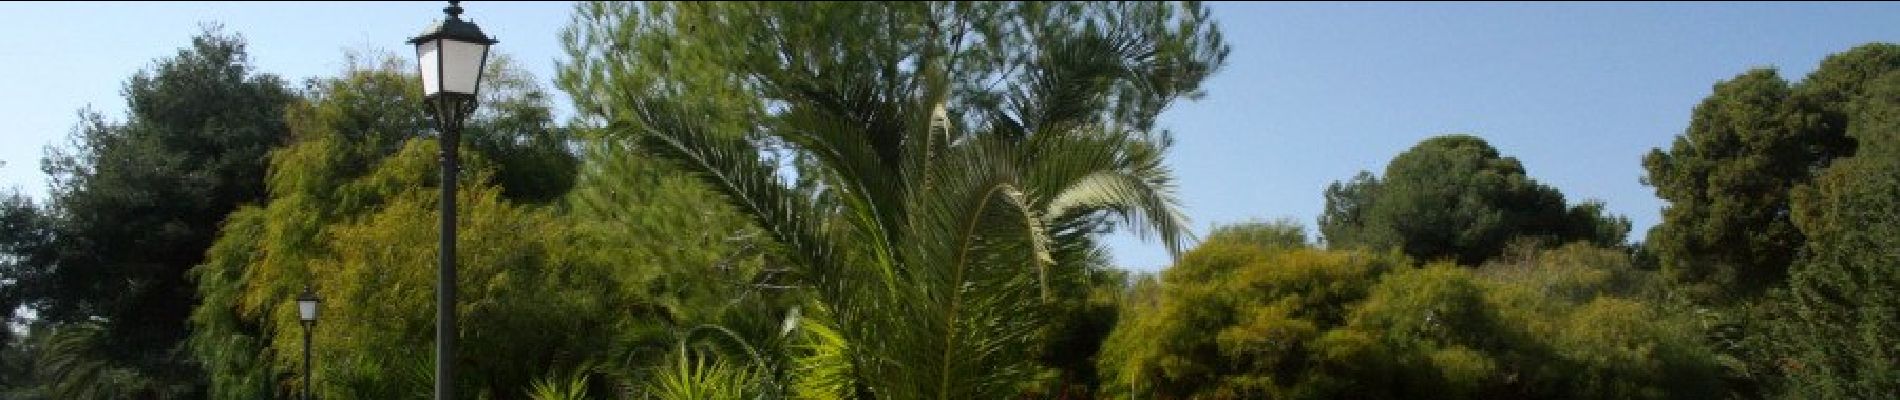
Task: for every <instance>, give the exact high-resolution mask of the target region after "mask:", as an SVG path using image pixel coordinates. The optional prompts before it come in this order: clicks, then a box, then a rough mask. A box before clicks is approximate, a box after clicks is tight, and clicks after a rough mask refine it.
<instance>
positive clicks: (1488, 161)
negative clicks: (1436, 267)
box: [1319, 135, 1629, 265]
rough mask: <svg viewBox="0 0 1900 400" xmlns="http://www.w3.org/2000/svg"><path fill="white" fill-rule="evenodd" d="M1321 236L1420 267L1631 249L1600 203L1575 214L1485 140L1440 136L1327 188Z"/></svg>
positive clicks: (1619, 223)
mask: <svg viewBox="0 0 1900 400" xmlns="http://www.w3.org/2000/svg"><path fill="white" fill-rule="evenodd" d="M1319 224H1320V232H1321V233H1322V234H1323V235H1324V237H1325V239H1326V244H1327V245H1328V246H1330V247H1335V248H1347V247H1356V246H1363V247H1370V248H1375V249H1381V248H1396V249H1400V250H1402V251H1404V252H1405V254H1407V255H1410V256H1412V257H1415V258H1419V259H1426V260H1439V259H1446V260H1452V261H1456V262H1458V263H1459V264H1464V265H1476V264H1478V263H1481V262H1484V260H1488V259H1491V258H1492V257H1495V256H1497V255H1498V254H1501V253H1502V252H1503V250H1504V248H1505V245H1506V244H1508V243H1509V242H1510V241H1511V240H1513V239H1516V238H1518V237H1523V236H1535V237H1546V238H1550V239H1555V240H1557V241H1560V242H1567V241H1574V240H1583V241H1590V242H1592V243H1597V244H1601V245H1607V246H1615V245H1621V244H1622V243H1623V240H1624V236H1625V235H1626V234H1627V233H1628V231H1629V221H1628V220H1627V219H1624V218H1622V217H1620V216H1617V217H1612V216H1608V215H1605V214H1604V213H1603V207H1602V205H1601V204H1600V203H1594V202H1584V203H1581V204H1578V205H1576V206H1566V205H1565V204H1564V196H1563V194H1562V193H1559V192H1558V191H1557V189H1555V188H1551V187H1549V186H1545V185H1543V184H1540V183H1537V181H1535V180H1532V179H1531V178H1530V177H1529V176H1528V175H1526V173H1525V171H1524V166H1523V165H1522V164H1520V163H1519V162H1518V161H1517V159H1516V158H1512V157H1507V156H1503V155H1501V154H1499V153H1498V151H1497V149H1495V148H1492V147H1491V145H1490V144H1489V143H1485V141H1484V139H1479V138H1477V137H1475V136H1469V135H1446V136H1438V137H1433V138H1430V139H1426V140H1425V141H1422V142H1419V144H1418V145H1416V146H1413V147H1412V148H1411V149H1409V150H1406V151H1405V152H1404V153H1400V154H1399V155H1398V156H1396V157H1393V158H1392V162H1391V163H1390V164H1387V166H1386V169H1385V174H1384V175H1383V176H1377V177H1375V176H1373V175H1371V174H1370V173H1360V174H1359V175H1358V176H1355V177H1354V178H1353V179H1352V180H1351V181H1348V182H1343V183H1341V182H1334V183H1333V184H1332V185H1329V186H1327V188H1326V211H1325V213H1323V214H1321V215H1320V219H1319Z"/></svg>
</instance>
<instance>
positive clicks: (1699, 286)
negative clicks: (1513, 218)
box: [1643, 44, 1900, 301]
mask: <svg viewBox="0 0 1900 400" xmlns="http://www.w3.org/2000/svg"><path fill="white" fill-rule="evenodd" d="M1897 69H1900V47H1896V46H1894V45H1891V44H1870V45H1865V46H1861V47H1858V48H1855V49H1853V50H1850V51H1847V52H1844V53H1841V54H1836V55H1833V56H1829V57H1828V59H1827V60H1824V61H1822V63H1821V66H1820V68H1818V69H1816V70H1815V72H1814V73H1812V74H1810V75H1809V76H1808V77H1807V78H1806V79H1805V80H1803V81H1802V82H1801V83H1800V84H1798V85H1792V86H1791V85H1789V84H1788V82H1787V81H1785V80H1782V79H1781V78H1780V77H1779V76H1777V75H1776V73H1775V72H1774V71H1773V70H1769V69H1757V70H1753V71H1749V72H1747V73H1744V74H1742V75H1739V76H1736V77H1735V78H1733V79H1730V80H1728V81H1724V82H1720V83H1717V84H1716V86H1715V90H1714V92H1713V93H1712V94H1710V95H1709V97H1708V98H1707V99H1704V100H1703V102H1702V104H1700V105H1697V106H1696V109H1695V112H1694V115H1693V116H1692V117H1691V120H1690V124H1689V128H1688V130H1687V131H1685V132H1684V133H1683V134H1682V135H1680V136H1678V137H1677V138H1676V141H1675V143H1674V144H1673V145H1672V146H1671V147H1670V149H1669V150H1668V151H1666V152H1665V151H1664V150H1662V149H1656V150H1653V151H1651V152H1650V153H1649V155H1647V156H1645V157H1644V158H1643V166H1644V168H1645V169H1647V170H1648V174H1647V175H1646V176H1645V177H1644V183H1646V184H1649V185H1651V186H1654V187H1655V188H1656V195H1657V196H1658V197H1661V198H1662V199H1663V200H1665V201H1668V203H1669V204H1668V206H1667V207H1665V208H1664V209H1663V220H1662V223H1661V224H1658V225H1657V226H1656V227H1655V228H1653V229H1652V230H1651V232H1650V233H1649V240H1648V242H1647V244H1648V246H1650V247H1652V248H1653V249H1654V250H1655V251H1656V252H1657V253H1658V254H1659V258H1660V260H1661V261H1662V267H1663V269H1664V271H1667V272H1668V275H1669V277H1670V279H1671V280H1674V281H1678V282H1682V286H1684V288H1685V289H1688V290H1689V292H1690V293H1691V294H1692V295H1695V296H1696V297H1699V298H1705V299H1711V300H1716V301H1727V300H1734V299H1741V298H1747V297H1748V296H1753V295H1758V294H1760V293H1762V292H1763V291H1764V290H1766V289H1768V288H1770V287H1773V286H1775V285H1779V284H1781V283H1782V282H1783V281H1785V280H1786V278H1787V269H1788V266H1789V265H1791V264H1792V263H1793V262H1794V261H1795V258H1796V254H1797V253H1798V252H1799V250H1800V249H1801V248H1802V246H1803V243H1805V241H1806V240H1807V239H1806V235H1805V234H1804V233H1803V232H1801V230H1799V229H1797V227H1796V226H1795V224H1794V221H1793V220H1792V215H1793V211H1792V210H1791V209H1790V199H1791V197H1792V195H1791V191H1792V190H1793V189H1794V188H1796V187H1798V186H1801V185H1804V184H1807V182H1809V181H1810V180H1812V179H1813V177H1814V174H1815V173H1816V171H1819V170H1821V169H1822V168H1824V167H1826V166H1827V165H1828V163H1830V162H1831V161H1832V160H1834V159H1836V158H1838V157H1842V156H1845V155H1848V154H1851V153H1852V152H1853V148H1854V143H1853V141H1852V140H1851V139H1849V137H1848V136H1847V130H1848V129H1849V124H1848V118H1847V117H1848V115H1850V114H1849V112H1850V111H1849V109H1850V108H1851V107H1852V104H1854V103H1856V102H1858V100H1857V98H1858V97H1860V95H1859V93H1860V92H1862V91H1864V90H1865V89H1864V87H1865V86H1866V82H1867V81H1868V80H1871V79H1873V78H1876V77H1878V76H1880V75H1881V74H1883V73H1884V72H1885V71H1893V70H1897Z"/></svg>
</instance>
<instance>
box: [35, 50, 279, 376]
mask: <svg viewBox="0 0 1900 400" xmlns="http://www.w3.org/2000/svg"><path fill="white" fill-rule="evenodd" d="M124 96H125V100H126V106H127V109H128V114H127V115H126V119H125V120H124V121H122V122H114V121H108V120H106V119H105V118H104V117H103V116H101V115H99V114H97V113H91V112H86V113H82V118H83V121H82V122H81V124H80V126H79V127H78V128H76V129H75V131H74V133H73V135H72V137H71V140H72V143H71V146H70V147H66V148H54V149H49V151H48V154H47V157H46V159H45V160H44V169H45V171H46V172H47V173H48V174H49V175H51V177H52V182H53V184H52V188H51V194H50V198H49V203H48V212H50V217H51V222H50V223H51V225H52V226H51V228H50V229H52V232H53V233H52V235H53V236H52V237H53V243H51V246H52V250H51V251H52V254H51V256H50V257H49V258H48V259H46V260H45V261H46V262H43V263H39V264H37V265H34V266H33V268H34V269H35V271H33V272H32V273H31V274H29V275H30V276H33V277H34V278H35V282H32V285H34V286H36V287H39V288H41V290H42V291H41V292H39V293H41V294H42V295H43V298H39V299H33V301H32V304H34V305H36V306H37V307H36V308H38V311H39V313H40V314H39V315H40V316H41V317H42V318H46V319H48V320H49V321H54V322H84V321H95V320H96V321H98V322H99V323H100V326H99V328H100V331H99V333H98V335H100V337H103V338H109V340H97V341H90V342H89V343H93V344H96V345H97V346H100V348H98V349H94V350H96V353H97V354H100V355H101V357H104V358H105V359H107V360H109V361H110V362H111V363H112V364H114V365H119V366H122V367H126V368H131V369H133V370H136V371H138V372H139V373H142V374H145V375H147V376H151V377H154V378H155V379H157V381H161V382H172V383H185V386H191V385H190V384H189V382H194V381H196V380H197V378H196V377H195V373H194V372H193V371H194V369H193V368H189V367H188V366H187V365H186V364H184V363H183V362H182V361H181V360H182V358H180V357H177V356H176V353H175V352H174V351H173V350H174V349H175V348H176V347H177V345H178V343H179V342H180V340H182V339H183V338H184V337H185V332H186V329H185V318H186V316H187V315H188V314H189V313H190V311H191V307H192V304H193V302H194V300H193V296H194V295H193V291H192V285H190V284H189V283H188V282H187V281H186V278H185V275H186V271H187V270H189V269H190V268H191V267H192V266H193V265H197V264H198V263H199V262H200V261H201V260H202V259H203V258H204V253H205V249H206V248H208V247H209V246H210V244H211V240H212V238H213V237H214V235H216V233H217V229H218V224H219V223H220V222H221V221H223V219H224V217H225V215H226V214H227V213H229V212H231V210H233V209H236V208H237V207H238V205H240V204H244V203H247V202H254V201H257V200H259V199H261V198H262V195H263V193H264V192H263V177H264V172H265V171H264V159H265V156H266V154H268V153H269V152H270V150H271V149H272V148H274V147H276V146H278V145H279V144H280V143H282V142H284V138H285V129H284V122H283V107H284V105H285V104H287V103H288V102H289V101H290V99H291V98H292V93H291V91H290V90H289V89H287V88H286V86H285V85H284V83H283V81H282V80H280V79H278V78H277V77H276V76H273V75H269V74H263V73H258V72H256V71H255V70H254V68H252V66H251V64H250V60H249V58H248V54H247V53H246V51H245V42H244V40H243V39H242V38H240V37H238V36H235V35H227V34H224V33H222V32H220V31H218V29H217V28H208V29H206V30H205V31H204V32H203V33H201V34H199V35H197V36H195V37H193V38H192V43H191V46H190V47H186V48H184V49H181V50H179V51H178V53H177V54H176V55H173V56H171V57H167V58H164V59H160V60H159V61H158V62H157V63H156V65H154V66H153V67H152V68H151V69H150V70H147V71H144V72H140V73H138V74H137V75H135V76H133V77H132V78H131V79H130V80H129V81H127V82H126V84H125V89H124Z"/></svg>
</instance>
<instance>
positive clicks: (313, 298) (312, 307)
mask: <svg viewBox="0 0 1900 400" xmlns="http://www.w3.org/2000/svg"><path fill="white" fill-rule="evenodd" d="M321 303H323V299H320V298H317V291H316V289H315V288H312V287H310V286H304V288H303V294H302V295H299V296H297V319H298V320H300V321H303V398H304V400H310V399H311V397H310V333H311V330H312V328H315V327H316V326H317V305H318V304H321Z"/></svg>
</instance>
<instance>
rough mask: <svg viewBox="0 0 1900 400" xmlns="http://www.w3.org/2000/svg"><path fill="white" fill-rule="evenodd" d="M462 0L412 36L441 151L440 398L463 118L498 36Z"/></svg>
mask: <svg viewBox="0 0 1900 400" xmlns="http://www.w3.org/2000/svg"><path fill="white" fill-rule="evenodd" d="M459 3H461V2H459V1H451V2H449V6H448V8H443V9H442V12H444V13H447V14H448V17H447V18H443V19H442V21H441V22H437V23H436V24H435V25H433V26H430V27H429V29H428V30H425V31H423V32H422V35H420V36H416V37H415V38H414V39H410V40H409V44H413V45H415V46H416V58H417V60H418V61H419V62H418V63H417V66H418V67H419V68H420V69H421V70H422V94H423V96H424V99H425V101H426V102H427V104H428V106H429V111H430V112H431V113H433V114H435V124H436V130H437V131H439V132H440V133H441V136H438V138H440V139H441V142H440V143H441V148H442V149H441V151H442V210H441V212H442V252H441V254H440V255H438V256H437V257H438V258H439V259H440V262H441V266H440V268H439V270H438V271H437V272H436V286H435V301H436V304H435V317H436V322H435V398H436V400H449V399H454V398H455V335H456V330H455V176H456V175H457V170H458V169H459V168H460V167H459V166H458V165H457V163H458V162H459V161H460V160H458V156H457V155H456V150H457V147H458V144H459V143H461V138H460V137H461V134H462V122H463V121H464V120H466V119H468V115H469V114H470V113H473V112H474V111H475V102H476V94H478V93H480V92H479V89H481V86H482V66H483V64H487V63H488V46H490V45H494V44H495V43H496V41H495V39H493V38H490V37H488V35H484V34H482V28H479V27H476V26H475V24H474V23H470V22H468V21H463V20H462V18H461V15H462V6H461V5H460V4H459Z"/></svg>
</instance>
